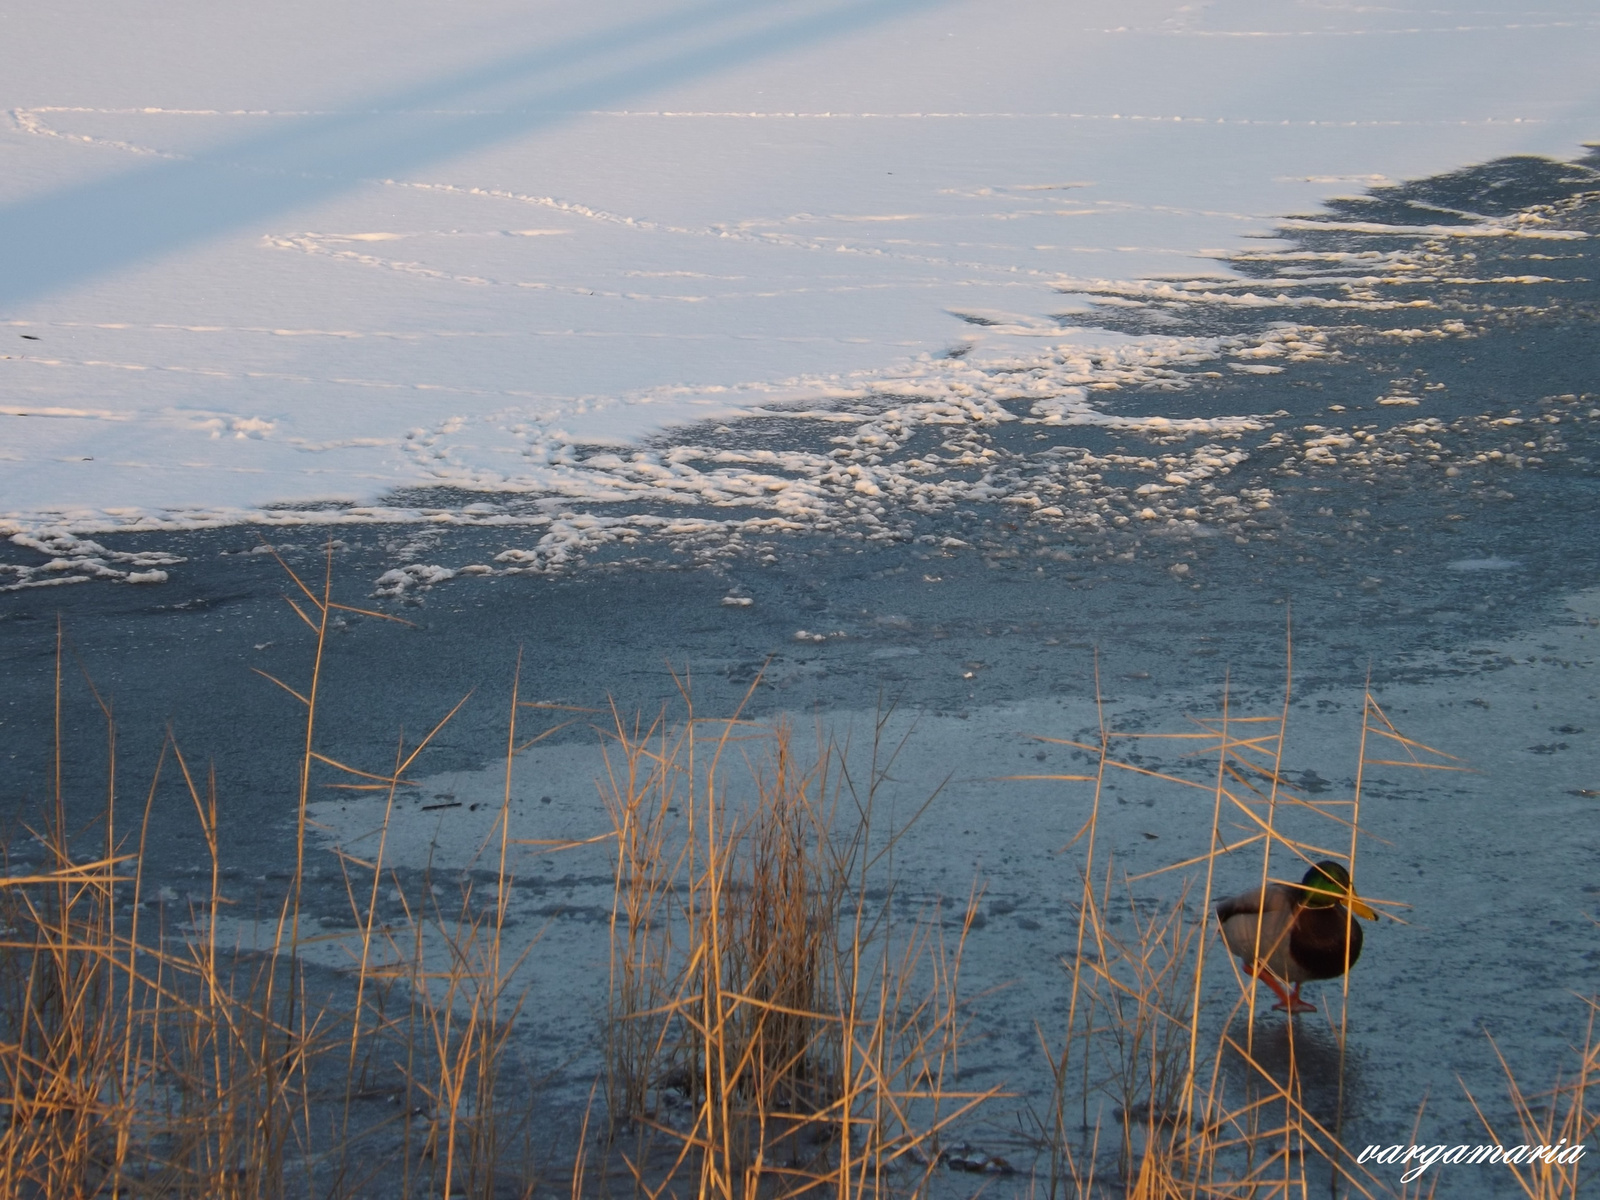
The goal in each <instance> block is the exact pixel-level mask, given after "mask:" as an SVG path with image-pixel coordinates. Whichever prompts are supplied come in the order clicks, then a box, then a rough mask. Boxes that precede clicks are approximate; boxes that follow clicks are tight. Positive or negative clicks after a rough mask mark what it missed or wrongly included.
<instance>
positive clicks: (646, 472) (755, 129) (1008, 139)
mask: <svg viewBox="0 0 1600 1200" xmlns="http://www.w3.org/2000/svg"><path fill="white" fill-rule="evenodd" d="M0 16H3V17H4V18H5V29H6V36H5V38H4V39H0V103H3V106H4V107H5V108H6V109H7V110H8V112H9V114H10V120H9V123H8V127H7V128H6V129H5V130H4V131H3V133H0V166H3V170H0V245H3V246H4V251H3V260H4V262H5V264H6V266H5V270H4V272H3V275H0V354H3V358H0V381H3V382H0V462H3V463H4V464H5V465H4V471H3V480H4V482H3V484H0V520H3V521H4V522H5V523H6V524H5V527H6V528H7V529H8V530H9V531H11V532H14V533H15V532H22V533H26V534H28V535H30V536H38V535H41V534H47V533H61V532H66V531H75V532H78V533H85V532H92V531H101V530H108V529H115V528H121V527H136V526H141V525H142V526H149V525H164V526H172V525H189V524H209V523H215V522H218V521H242V520H262V519H267V520H277V521H281V520H286V519H325V517H326V515H327V514H328V512H329V509H328V504H327V502H338V503H340V504H342V505H344V506H346V507H344V508H342V509H340V510H339V511H340V512H342V513H343V514H344V517H343V519H397V518H398V519H404V518H407V517H410V518H423V517H435V518H436V517H437V516H438V514H439V512H440V511H441V510H451V511H457V512H464V511H465V510H466V509H467V508H468V507H469V505H470V499H469V500H465V501H463V500H461V499H459V498H458V497H459V495H460V493H461V492H462V491H464V492H466V493H469V494H470V493H472V492H475V491H478V492H492V491H515V492H523V493H527V492H548V493H550V494H551V495H552V496H556V497H559V498H561V499H562V500H563V502H566V503H571V502H574V501H579V500H581V501H588V502H593V503H597V504H604V503H605V502H607V501H609V500H614V499H622V498H637V497H638V496H639V495H640V494H641V493H642V492H657V493H659V492H661V491H662V489H663V488H666V490H667V491H668V492H670V490H671V487H670V484H671V480H670V478H667V477H669V476H670V475H671V473H672V467H671V464H670V463H662V462H659V461H656V460H654V459H652V458H651V457H650V455H649V454H645V455H644V458H643V459H642V460H641V458H640V453H642V452H641V451H640V447H641V445H642V443H643V442H644V440H645V439H647V438H648V437H649V435H651V434H652V433H654V432H656V431H659V430H661V429H663V428H666V427H669V426H672V425H676V424H681V423H683V422H686V421H696V420H711V421H727V420H732V419H734V418H737V417H739V416H741V415H748V414H752V413H764V412H776V411H783V412H785V413H788V414H789V415H790V416H791V417H792V419H793V420H794V421H795V423H796V427H797V430H798V429H799V428H800V427H801V426H804V425H805V424H806V423H807V414H810V416H812V417H814V418H815V419H816V420H817V421H826V420H828V419H830V416H831V415H832V414H833V413H834V412H835V410H837V408H838V407H839V406H841V405H845V406H848V405H849V404H851V403H853V402H855V401H857V400H858V399H859V398H860V397H861V396H863V395H864V394H868V393H871V392H874V391H883V390H889V391H893V392H895V393H896V394H900V393H902V392H907V393H908V394H910V395H911V396H912V397H913V398H914V400H915V404H912V405H908V406H907V407H906V412H907V414H908V419H911V418H914V419H937V415H938V406H939V405H947V404H950V403H960V404H967V403H975V404H979V405H980V406H981V405H982V404H983V403H985V402H986V400H985V397H984V395H983V386H982V384H981V380H980V379H979V376H980V375H982V374H983V373H982V372H981V371H979V370H978V368H979V367H980V366H981V365H983V364H989V365H991V366H992V365H993V364H994V363H996V362H1007V361H1014V362H1015V363H1016V364H1018V367H1019V369H1024V370H1025V371H1026V372H1028V373H1030V375H1031V378H1032V379H1033V381H1034V384H1033V386H1035V388H1036V391H1037V392H1038V396H1037V401H1036V404H1035V408H1034V414H1035V416H1036V417H1037V418H1038V419H1041V420H1045V421H1096V420H1101V419H1105V418H1104V417H1103V415H1097V414H1098V409H1097V408H1096V407H1095V405H1094V403H1093V395H1094V389H1095V385H1096V384H1097V383H1106V382H1112V383H1120V384H1122V385H1124V386H1125V385H1127V384H1128V383H1131V382H1139V381H1140V380H1141V379H1146V378H1152V377H1155V376H1148V375H1141V374H1140V372H1141V371H1146V370H1149V371H1157V372H1159V371H1160V370H1162V369H1164V364H1167V363H1169V362H1170V361H1172V360H1173V359H1174V358H1183V357H1188V358H1190V359H1193V358H1195V357H1196V356H1202V357H1203V356H1206V355H1220V354H1222V353H1230V354H1233V356H1234V358H1239V357H1242V356H1243V355H1242V354H1241V353H1240V351H1241V347H1238V346H1232V347H1219V346H1217V345H1216V344H1214V342H1212V341H1208V340H1207V339H1198V338H1189V339H1182V338H1165V339H1163V338H1128V337H1119V336H1115V335H1111V334H1106V333H1098V332H1096V331H1093V330H1085V329H1081V328H1075V327H1073V326H1072V324H1071V321H1070V317H1071V315H1072V313H1073V312H1074V311H1081V309H1082V307H1083V306H1082V305H1081V303H1078V302H1075V301H1073V300H1071V299H1070V298H1064V297H1063V296H1062V295H1061V293H1062V292H1063V291H1066V292H1078V293H1079V294H1080V295H1084V296H1091V297H1094V298H1097V299H1099V300H1100V301H1102V302H1105V301H1107V300H1110V299H1114V298H1116V297H1118V296H1123V297H1129V298H1140V297H1148V296H1152V295H1159V294H1161V293H1162V289H1171V288H1175V287H1180V286H1181V287H1182V288H1184V290H1185V292H1186V295H1187V296H1188V298H1190V299H1195V298H1197V297H1199V298H1205V299H1207V300H1212V301H1214V302H1216V303H1218V304H1229V305H1239V304H1250V303H1260V304H1263V305H1273V304H1277V303H1279V294H1280V292H1279V291H1269V290H1264V289H1266V288H1267V285H1269V284H1270V285H1276V284H1277V283H1279V282H1283V283H1284V285H1285V287H1292V284H1293V280H1294V271H1295V264H1294V263H1292V262H1290V263H1284V264H1282V270H1283V272H1284V277H1285V278H1284V280H1283V281H1275V280H1260V279H1255V280H1252V281H1251V287H1252V288H1254V289H1256V290H1255V291H1253V292H1250V291H1245V292H1241V290H1240V289H1239V288H1237V287H1232V286H1229V285H1230V271H1229V268H1228V267H1227V265H1226V264H1223V263H1220V262H1217V263H1212V264H1209V265H1208V262H1207V257H1208V256H1209V258H1211V259H1215V258H1217V256H1218V255H1219V254H1223V253H1236V252H1238V251H1239V250H1240V249H1241V248H1242V247H1245V246H1253V247H1255V248H1258V249H1265V250H1266V251H1267V252H1268V253H1270V252H1271V250H1272V248H1273V246H1274V245H1277V243H1273V242H1266V243H1260V242H1254V241H1251V240H1250V239H1252V238H1256V237H1259V236H1261V235H1265V234H1269V233H1270V232H1271V231H1272V230H1273V229H1274V228H1275V226H1276V225H1277V224H1278V223H1279V221H1278V218H1280V217H1282V216H1283V215H1285V214H1291V213H1297V212H1300V213H1304V212H1309V211H1311V210H1312V209H1314V208H1315V207H1316V205H1317V203H1318V202H1319V201H1320V200H1321V199H1323V198H1325V197H1327V196H1330V195H1335V194H1342V193H1351V192H1355V191H1358V190H1360V189H1361V188H1363V187H1367V186H1371V185H1372V184H1374V183H1381V182H1383V181H1386V180H1398V179H1402V178H1407V177H1415V176H1418V175H1421V174H1426V173H1429V172H1435V171H1441V170H1447V169H1450V168H1452V167H1456V166H1459V165H1462V164H1466V163H1471V162H1476V161H1482V160H1485V159H1488V158H1490V157H1493V156H1496V155H1502V154H1507V153H1544V154H1552V155H1556V156H1560V157H1566V156H1570V155H1572V154H1574V153H1576V152H1577V148H1578V145H1579V143H1581V142H1583V141H1584V140H1586V139H1592V138H1593V137H1595V136H1596V131H1597V130H1600V83H1597V82H1596V76H1595V73H1594V71H1593V69H1592V64H1593V63H1594V62H1595V61H1597V59H1600V53H1597V51H1600V18H1597V17H1596V16H1595V15H1594V12H1593V9H1592V7H1590V6H1589V5H1587V4H1583V3H1577V2H1566V3H1559V2H1558V3H1549V4H1544V5H1542V6H1541V7H1540V8H1539V9H1538V10H1537V11H1531V10H1528V9H1526V8H1525V7H1524V6H1513V5H1509V4H1502V5H1498V6H1490V7H1487V8H1485V7H1482V6H1479V5H1474V6H1467V5H1465V4H1459V5H1440V4H1437V3H1430V4H1428V5H1426V6H1422V5H1411V6H1406V5H1394V6H1389V7H1386V8H1384V9H1383V10H1381V11H1374V10H1372V9H1370V8H1367V7H1364V6H1355V5H1339V4H1303V5H1295V6H1285V5H1264V4H1251V3H1216V4H1191V5H1173V4H1170V3H1159V2H1156V0H1131V2H1124V3H1117V4H1110V3H1082V2H1072V3H1061V2H1050V3H1045V2H1041V0H986V2H985V3H981V4H979V3H960V2H950V3H931V2H922V0H851V2H842V3H841V2H832V3H830V2H827V0H801V2H794V3H784V4H777V3H751V2H744V3H726V2H725V3H672V4H668V3H660V2H655V3H648V4H646V3H633V4H611V5H606V6H592V7H588V8H580V7H575V6H571V5H560V4H555V3H552V2H549V0H545V2H542V3H534V4H529V3H517V4H512V3H509V2H496V0H479V2H476V3H461V4H456V5H451V6H448V7H447V6H439V5H425V4H420V3H391V4H386V5H383V6H381V7H380V6H375V5H373V4H371V3H370V2H367V0H343V2H335V3H332V4H327V3H323V4H318V5H316V6H314V7H313V6H312V5H310V4H307V3H285V4H281V5H274V6H268V7H267V8H261V9H252V10H248V11H247V10H243V9H237V8H231V7H230V8H218V7H215V6H210V5H203V4H200V3H197V2H184V0H174V2H173V3H170V4H165V5H163V6H162V7H161V9H160V11H159V12H158V13H153V12H151V11H150V10H149V9H148V8H146V7H145V6H139V5H135V4H132V3H103V2H96V3H94V4H88V3H80V4H63V5H57V6H52V10H51V13H50V19H49V20H41V19H39V14H38V13H37V12H35V11H33V10H25V9H23V8H21V7H20V6H18V5H16V4H15V3H6V4H0ZM1441 230H1442V231H1445V232H1447V233H1448V234H1449V235H1450V236H1452V237H1457V236H1459V237H1483V236H1490V235H1493V236H1506V235H1516V234H1521V235H1526V234H1529V233H1535V234H1538V233H1541V232H1550V231H1538V230H1527V229H1513V228H1509V227H1506V226H1503V225H1501V226H1497V225H1494V224H1493V223H1492V222H1491V223H1487V224H1486V223H1484V222H1481V221H1480V222H1468V223H1465V224H1463V223H1460V222H1453V221H1445V222H1444V223H1443V224H1441V226H1440V227H1439V228H1437V229H1435V228H1433V227H1427V228H1426V229H1423V228H1422V227H1416V226H1412V227H1408V232H1410V233H1418V232H1423V233H1426V234H1428V235H1430V236H1437V235H1438V234H1439V233H1440V232H1441ZM1554 232H1556V233H1560V232H1561V231H1559V230H1557V231H1554ZM1328 265H1329V264H1326V263H1323V264H1319V266H1321V267H1323V268H1326V267H1327V266H1328ZM1348 265H1349V267H1350V269H1351V273H1352V274H1362V273H1367V272H1377V271H1381V270H1382V269H1383V268H1384V264H1382V263H1376V264H1375V263H1371V262H1358V263H1351V264H1348ZM1212 268H1214V270H1213V269H1212ZM1206 271H1210V272H1211V275H1212V276H1213V277H1214V278H1215V279H1216V281H1217V286H1216V287H1214V288H1203V287H1202V286H1201V285H1202V284H1204V283H1205V280H1204V279H1201V278H1197V277H1198V276H1200V275H1202V274H1204V273H1205V272H1206ZM1162 276H1168V277H1172V278H1167V279H1163V278H1161V277H1162ZM1177 277H1182V279H1183V281H1184V282H1182V283H1179V282H1177V281H1176V279H1177ZM1297 303H1300V304H1301V305H1306V304H1315V303H1319V301H1316V300H1315V298H1311V297H1306V298H1302V299H1301V300H1300V301H1297ZM1075 305H1076V308H1075ZM1286 315H1287V316H1288V317H1289V318H1290V319H1292V318H1293V315H1294V314H1293V312H1292V311H1290V312H1289V313H1287V314H1286ZM1243 349H1244V350H1248V348H1243ZM952 353H954V354H955V355H956V356H957V357H953V358H952V357H947V356H948V355H950V354H952ZM1269 356H1270V355H1269ZM1108 364H1110V365H1108ZM1229 365H1230V366H1232V367H1233V368H1234V369H1237V370H1239V371H1241V372H1243V373H1265V372H1270V371H1272V370H1273V369H1274V364H1273V363H1272V362H1252V361H1244V362H1237V361H1231V362H1230V364H1229ZM1107 372H1113V373H1111V374H1107ZM1117 372H1120V373H1117ZM974 389H975V390H974ZM917 405H921V406H923V407H921V408H917V407H916V406H917ZM929 406H932V407H929ZM1214 417H1215V419H1216V420H1217V421H1218V422H1219V423H1220V424H1219V428H1238V427H1239V425H1240V423H1241V422H1249V421H1250V420H1251V415H1250V414H1249V413H1245V412H1225V411H1219V412H1217V413H1215V414H1214ZM1116 419H1117V420H1120V421H1127V420H1130V419H1133V418H1130V417H1129V416H1127V415H1126V414H1123V415H1121V416H1119V417H1118V418H1116ZM813 440H815V435H813ZM804 441H805V437H804V436H803V435H801V434H799V433H797V436H796V450H795V454H797V455H802V456H803V455H804V454H805V453H808V452H807V451H803V450H802V449H801V448H800V447H801V445H802V443H803V442H804ZM596 444H600V445H610V446H613V447H615V448H616V450H617V454H616V456H615V458H614V460H607V461H601V460H599V459H596V458H595V456H594V455H593V454H592V453H590V454H587V455H586V457H585V460H584V462H583V465H582V467H581V469H580V468H579V467H577V466H575V465H574V462H575V458H576V456H575V454H574V447H579V446H585V447H592V446H594V445H596ZM796 461H797V462H799V461H800V460H798V459H797V460H796ZM641 463H642V465H641ZM735 465H736V464H735ZM815 467H816V470H818V471H821V470H823V469H824V468H825V463H823V462H818V463H817V464H815ZM791 468H793V464H791ZM799 469H800V471H801V472H802V473H804V471H805V470H807V469H808V468H807V466H806V464H805V463H804V462H800V467H799ZM700 475H701V476H702V478H701V480H700V481H699V482H697V483H696V484H695V486H696V487H703V486H705V484H704V477H705V473H704V472H701V473H700ZM714 482H715V486H719V487H721V486H727V487H730V488H734V489H737V488H738V487H754V488H757V489H760V488H762V487H765V486H767V484H766V483H764V482H763V481H762V479H761V478H760V477H759V472H755V473H752V472H751V471H737V470H733V469H732V466H730V467H729V469H728V470H724V471H722V472H721V473H720V474H719V475H718V476H717V478H716V480H715V481H714ZM869 483H870V481H869ZM435 485H436V486H438V487H441V488H450V489H456V490H453V491H451V492H449V493H448V494H447V493H443V492H441V493H440V496H441V497H442V498H441V499H440V500H439V501H438V503H436V504H433V505H418V504H417V503H415V502H414V499H412V500H405V501H400V500H397V499H396V494H397V493H402V492H406V490H407V489H414V488H417V487H419V486H421V487H428V486H435ZM783 486H784V487H786V488H794V489H795V495H796V503H803V500H804V496H803V493H804V491H805V485H804V483H803V481H802V482H799V483H796V482H794V481H793V480H789V481H788V482H785V483H784V485H783ZM407 494H408V495H411V496H413V497H414V495H415V493H414V492H407ZM735 494H736V491H735V492H730V493H729V495H730V496H732V495H735Z"/></svg>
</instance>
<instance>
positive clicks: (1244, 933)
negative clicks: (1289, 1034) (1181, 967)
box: [1217, 861, 1378, 1014]
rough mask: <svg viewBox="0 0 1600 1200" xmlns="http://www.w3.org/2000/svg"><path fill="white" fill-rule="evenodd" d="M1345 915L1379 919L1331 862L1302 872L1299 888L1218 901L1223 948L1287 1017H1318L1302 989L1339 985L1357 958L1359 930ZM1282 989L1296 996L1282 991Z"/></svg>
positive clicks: (1271, 887) (1277, 886) (1279, 886)
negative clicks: (1318, 983) (1323, 982)
mask: <svg viewBox="0 0 1600 1200" xmlns="http://www.w3.org/2000/svg"><path fill="white" fill-rule="evenodd" d="M1346 905H1348V906H1349V907H1348V910H1347V909H1346ZM1350 913H1354V914H1355V915H1356V916H1358V917H1365V918H1366V919H1367V920H1369V921H1376V920H1377V919H1378V914H1377V913H1375V912H1373V911H1372V909H1371V908H1369V907H1368V906H1367V905H1366V904H1364V903H1362V901H1361V898H1360V897H1359V896H1357V895H1356V893H1355V889H1354V888H1353V887H1352V886H1351V884H1350V872H1349V871H1347V870H1345V869H1344V867H1342V866H1341V865H1340V864H1338V863H1336V862H1331V861H1324V862H1319V863H1318V864H1317V865H1316V866H1314V867H1312V868H1311V869H1310V870H1309V871H1307V872H1306V875H1305V878H1304V879H1302V880H1301V881H1300V886H1299V887H1295V886H1293V885H1291V884H1283V883H1269V884H1268V885H1267V886H1266V888H1265V890H1263V889H1261V888H1253V889H1252V890H1250V891H1248V892H1240V893H1239V894H1238V895H1237V896H1228V897H1226V898H1225V899H1222V900H1218V901H1217V924H1219V925H1220V926H1221V927H1222V940H1223V941H1224V942H1225V943H1226V944H1227V947H1228V949H1229V950H1231V951H1233V953H1234V954H1236V955H1238V956H1239V957H1240V958H1241V959H1243V960H1244V964H1245V968H1246V971H1247V972H1248V973H1249V974H1252V975H1254V976H1255V977H1256V978H1257V979H1260V980H1262V981H1263V982H1265V983H1266V985H1267V986H1268V987H1270V988H1271V989H1272V990H1273V991H1274V992H1275V993H1277V996H1278V1001H1279V1002H1278V1003H1277V1004H1274V1005H1273V1006H1272V1007H1273V1010H1274V1011H1275V1012H1287V1013H1291V1014H1292V1013H1297V1012H1316V1011H1317V1010H1316V1007H1315V1006H1314V1005H1311V1004H1308V1003H1306V1002H1305V1001H1304V1000H1302V999H1300V985H1301V984H1302V983H1305V982H1306V981H1308V980H1312V979H1337V978H1338V977H1339V976H1341V975H1343V974H1344V973H1345V972H1346V971H1348V970H1349V969H1350V968H1351V967H1352V966H1353V965H1355V961H1356V959H1358V958H1360V957H1361V926H1359V925H1357V924H1356V923H1355V922H1354V921H1352V920H1351V919H1350V916H1349V914H1350ZM1258 930H1259V934H1258ZM1252 964H1253V965H1252ZM1285 983H1292V984H1294V990H1293V991H1285V990H1284V986H1283V985H1284V984H1285Z"/></svg>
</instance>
